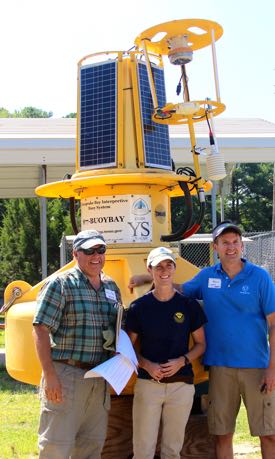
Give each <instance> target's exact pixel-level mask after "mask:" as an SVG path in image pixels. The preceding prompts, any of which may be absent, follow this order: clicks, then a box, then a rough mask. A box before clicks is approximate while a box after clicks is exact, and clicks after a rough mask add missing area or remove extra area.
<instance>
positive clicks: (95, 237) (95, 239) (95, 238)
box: [73, 229, 106, 250]
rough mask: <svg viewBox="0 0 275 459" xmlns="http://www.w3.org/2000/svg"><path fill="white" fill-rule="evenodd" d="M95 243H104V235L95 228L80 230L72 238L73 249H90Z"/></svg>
mask: <svg viewBox="0 0 275 459" xmlns="http://www.w3.org/2000/svg"><path fill="white" fill-rule="evenodd" d="M95 245H106V242H105V240H104V237H103V236H102V234H100V233H99V232H98V231H97V230H95V229H90V230H85V231H80V233H78V234H77V235H76V237H75V239H74V243H73V246H74V249H75V250H79V249H90V248H91V247H94V246H95Z"/></svg>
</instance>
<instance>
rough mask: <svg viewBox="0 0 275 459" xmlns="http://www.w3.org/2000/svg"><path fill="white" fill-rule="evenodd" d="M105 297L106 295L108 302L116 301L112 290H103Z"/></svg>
mask: <svg viewBox="0 0 275 459" xmlns="http://www.w3.org/2000/svg"><path fill="white" fill-rule="evenodd" d="M105 295H106V298H108V300H113V301H117V299H116V292H114V291H113V290H109V289H108V288H105Z"/></svg>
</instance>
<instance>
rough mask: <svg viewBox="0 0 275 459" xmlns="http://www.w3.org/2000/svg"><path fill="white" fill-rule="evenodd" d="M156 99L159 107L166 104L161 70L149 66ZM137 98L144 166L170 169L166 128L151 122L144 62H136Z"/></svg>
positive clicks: (149, 93)
mask: <svg viewBox="0 0 275 459" xmlns="http://www.w3.org/2000/svg"><path fill="white" fill-rule="evenodd" d="M151 68H152V73H153V79H154V83H155V88H156V94H157V99H158V103H159V106H160V107H163V106H164V105H165V103H166V94H165V83H164V72H163V69H161V68H159V67H156V66H155V65H154V64H151ZM138 81H139V97H140V106H141V116H142V127H143V144H144V150H145V151H144V156H145V166H149V167H158V168H162V169H171V155H170V143H169V131H168V126H167V125H164V124H158V123H155V122H154V121H152V114H153V112H154V106H153V100H152V96H151V91H150V86H149V79H148V74H147V69H146V64H145V63H144V62H138Z"/></svg>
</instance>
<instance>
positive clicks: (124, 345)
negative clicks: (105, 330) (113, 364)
mask: <svg viewBox="0 0 275 459" xmlns="http://www.w3.org/2000/svg"><path fill="white" fill-rule="evenodd" d="M117 352H119V353H120V354H122V355H124V357H127V358H128V359H129V360H130V361H131V362H133V364H134V365H135V366H136V367H137V366H138V360H137V356H136V353H135V351H134V348H133V345H132V342H131V340H130V338H129V336H128V335H127V333H126V332H125V331H124V330H120V332H119V336H118V343H117Z"/></svg>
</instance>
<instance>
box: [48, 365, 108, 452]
mask: <svg viewBox="0 0 275 459" xmlns="http://www.w3.org/2000/svg"><path fill="white" fill-rule="evenodd" d="M54 366H55V369H56V371H57V374H58V377H59V379H60V381H61V384H62V391H63V395H64V399H65V400H64V402H63V403H61V404H55V403H52V402H49V401H48V400H47V399H46V398H45V395H44V391H43V378H42V382H41V391H40V393H41V416H40V426H39V450H40V454H39V458H40V459H100V458H101V451H102V448H103V446H104V442H105V437H106V432H107V422H108V409H109V408H110V395H109V392H108V391H107V390H106V383H105V381H104V380H103V379H102V378H89V379H84V378H83V376H84V374H85V372H86V370H81V369H79V368H75V367H71V366H69V365H66V364H64V363H56V362H54Z"/></svg>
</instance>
